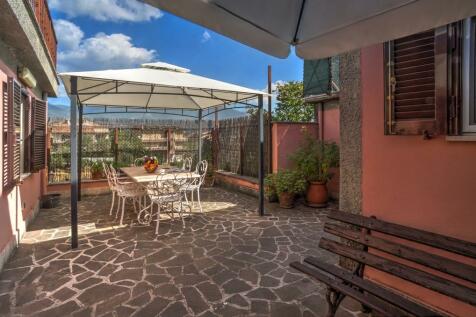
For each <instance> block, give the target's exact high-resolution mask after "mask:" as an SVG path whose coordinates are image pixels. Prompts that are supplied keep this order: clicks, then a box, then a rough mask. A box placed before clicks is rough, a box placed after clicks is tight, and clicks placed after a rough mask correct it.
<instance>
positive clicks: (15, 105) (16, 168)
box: [8, 78, 21, 184]
mask: <svg viewBox="0 0 476 317" xmlns="http://www.w3.org/2000/svg"><path fill="white" fill-rule="evenodd" d="M8 86H9V88H10V97H9V101H10V103H11V107H12V112H13V113H12V118H13V120H12V124H13V131H14V132H13V133H12V135H11V138H12V139H11V141H10V143H11V144H12V145H13V150H12V152H13V158H12V160H13V162H12V167H13V183H14V184H15V183H17V182H18V181H19V180H20V174H21V171H20V159H21V158H20V146H21V142H20V141H21V139H20V138H21V85H20V84H19V83H18V82H17V81H16V80H14V79H12V78H10V79H9V85H8Z"/></svg>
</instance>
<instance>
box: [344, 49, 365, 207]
mask: <svg viewBox="0 0 476 317" xmlns="http://www.w3.org/2000/svg"><path fill="white" fill-rule="evenodd" d="M340 83H341V91H340V93H339V102H340V127H341V129H340V200H339V208H340V209H341V210H344V211H348V212H352V213H359V214H360V213H361V211H362V191H361V179H362V121H361V120H362V118H361V98H360V89H361V87H360V51H353V52H348V53H345V54H342V55H341V56H340Z"/></svg>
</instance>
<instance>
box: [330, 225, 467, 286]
mask: <svg viewBox="0 0 476 317" xmlns="http://www.w3.org/2000/svg"><path fill="white" fill-rule="evenodd" d="M324 231H325V232H328V233H331V234H334V235H336V236H339V237H342V238H345V239H348V240H352V241H355V242H358V243H360V244H363V245H366V246H369V247H372V248H375V249H377V250H380V251H384V252H387V253H389V254H392V255H395V256H398V257H400V258H403V259H407V260H411V261H413V262H415V263H419V264H422V265H424V266H428V267H430V268H433V269H435V270H438V271H441V272H444V273H448V274H450V275H453V276H456V277H459V278H461V279H464V280H467V281H470V282H473V283H476V268H475V267H472V266H470V265H467V264H463V263H460V262H457V261H453V260H450V259H448V258H444V257H442V256H438V255H435V254H430V253H428V252H425V251H422V250H418V249H415V248H412V247H409V246H405V245H402V244H399V243H396V242H392V241H389V240H386V239H381V238H378V237H375V236H372V235H369V234H363V233H361V232H359V231H356V230H352V229H349V228H345V227H342V226H338V225H334V224H330V223H326V224H325V226H324Z"/></svg>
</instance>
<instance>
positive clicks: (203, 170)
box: [184, 160, 208, 212]
mask: <svg viewBox="0 0 476 317" xmlns="http://www.w3.org/2000/svg"><path fill="white" fill-rule="evenodd" d="M207 168H208V162H207V161H206V160H203V161H201V162H198V164H197V166H196V168H195V173H197V174H199V175H200V176H199V177H198V178H194V179H193V181H192V182H191V184H190V185H188V186H187V187H186V188H184V191H185V199H186V201H187V203H189V202H188V198H187V192H189V193H190V196H191V201H192V204H191V206H192V207H193V206H194V205H195V203H194V201H193V193H194V192H197V200H198V206H199V207H200V212H203V209H202V202H201V200H200V188H201V187H202V184H203V183H204V181H205V176H206V175H207Z"/></svg>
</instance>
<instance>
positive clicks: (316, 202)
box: [306, 182, 329, 208]
mask: <svg viewBox="0 0 476 317" xmlns="http://www.w3.org/2000/svg"><path fill="white" fill-rule="evenodd" d="M328 200H329V193H328V191H327V185H326V182H310V183H309V187H308V188H307V192H306V204H307V205H308V206H310V207H316V208H323V207H326V206H327V202H328Z"/></svg>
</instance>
